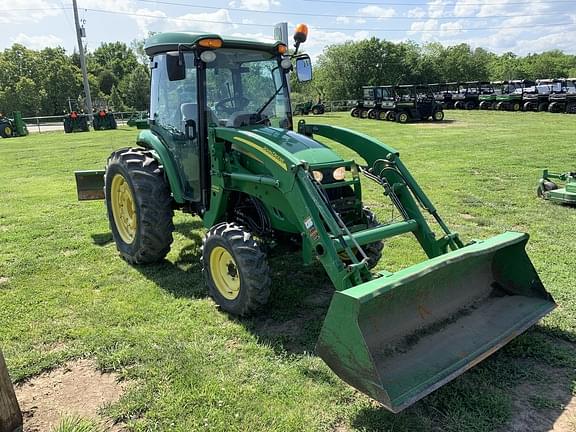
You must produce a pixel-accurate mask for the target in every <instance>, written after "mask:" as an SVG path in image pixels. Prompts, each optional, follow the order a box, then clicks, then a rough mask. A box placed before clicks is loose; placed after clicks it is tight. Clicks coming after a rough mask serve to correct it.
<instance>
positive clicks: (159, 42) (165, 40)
mask: <svg viewBox="0 0 576 432" xmlns="http://www.w3.org/2000/svg"><path fill="white" fill-rule="evenodd" d="M201 39H221V40H222V48H244V49H257V50H262V51H268V52H273V53H276V52H277V48H276V47H277V46H278V45H282V44H283V43H282V42H280V41H273V40H270V39H249V38H238V37H233V36H224V35H219V34H216V33H194V32H169V33H158V34H155V35H153V36H151V37H150V38H148V39H147V40H146V43H145V44H144V50H145V51H146V54H147V55H149V56H153V55H154V54H158V53H162V52H167V51H177V50H178V46H179V45H187V46H192V45H195V44H196V43H197V42H198V41H199V40H201Z"/></svg>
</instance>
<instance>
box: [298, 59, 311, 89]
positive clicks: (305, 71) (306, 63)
mask: <svg viewBox="0 0 576 432" xmlns="http://www.w3.org/2000/svg"><path fill="white" fill-rule="evenodd" d="M296 78H298V82H307V81H310V80H312V61H311V60H310V56H308V54H305V55H301V56H298V57H296Z"/></svg>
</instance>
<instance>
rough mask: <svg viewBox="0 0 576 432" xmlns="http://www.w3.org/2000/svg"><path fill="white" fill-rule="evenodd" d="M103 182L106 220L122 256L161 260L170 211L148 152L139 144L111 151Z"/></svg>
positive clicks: (157, 168) (165, 190)
mask: <svg viewBox="0 0 576 432" xmlns="http://www.w3.org/2000/svg"><path fill="white" fill-rule="evenodd" d="M104 184H105V185H104V194H105V199H106V207H107V210H108V220H109V222H110V228H111V230H112V236H113V238H114V241H115V243H116V248H117V249H118V251H119V252H120V255H121V256H122V258H124V259H125V260H126V261H127V262H129V263H130V264H147V263H153V262H157V261H160V260H162V259H163V258H164V257H165V256H166V254H168V252H169V251H170V245H171V244H172V241H173V239H172V232H173V231H174V224H173V223H172V217H173V215H174V212H173V210H172V197H171V196H170V189H169V187H168V184H167V182H166V180H165V178H164V172H163V169H162V168H161V166H160V164H159V163H158V161H157V160H156V159H154V157H153V156H152V153H151V152H149V151H147V150H144V149H140V148H128V149H122V150H118V151H116V152H114V153H112V155H111V156H110V157H109V158H108V164H107V166H106V174H105V176H104Z"/></svg>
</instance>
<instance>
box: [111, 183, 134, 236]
mask: <svg viewBox="0 0 576 432" xmlns="http://www.w3.org/2000/svg"><path fill="white" fill-rule="evenodd" d="M110 201H111V203H112V215H113V216H114V224H115V225H116V229H117V230H118V234H120V237H121V238H122V241H123V242H124V243H127V244H131V243H132V242H133V241H134V238H135V237H136V228H137V226H138V222H137V219H136V206H135V202H134V196H133V195H132V190H131V189H130V185H129V184H128V182H127V181H126V179H125V178H124V177H123V176H122V175H121V174H116V175H115V176H114V178H113V179H112V186H111V187H110Z"/></svg>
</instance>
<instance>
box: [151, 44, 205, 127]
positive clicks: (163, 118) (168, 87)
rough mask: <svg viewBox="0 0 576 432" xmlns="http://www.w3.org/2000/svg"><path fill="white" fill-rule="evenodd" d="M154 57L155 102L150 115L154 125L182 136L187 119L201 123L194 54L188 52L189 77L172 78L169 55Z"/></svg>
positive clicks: (153, 92) (153, 98)
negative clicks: (168, 65)
mask: <svg viewBox="0 0 576 432" xmlns="http://www.w3.org/2000/svg"><path fill="white" fill-rule="evenodd" d="M167 55H172V53H168V54H161V55H157V56H156V57H154V62H155V68H154V69H153V70H152V89H151V94H152V101H151V106H150V118H151V119H152V120H154V121H155V124H156V125H157V126H159V127H160V128H162V129H165V130H166V131H167V132H169V133H171V134H173V135H183V134H184V126H185V122H186V120H189V119H192V120H194V121H196V122H198V108H197V107H198V105H197V103H198V99H197V92H196V68H195V67H194V59H193V58H192V56H191V55H189V54H186V55H185V62H186V78H185V79H182V80H178V81H170V80H169V79H168V72H167V69H166V56H167Z"/></svg>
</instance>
